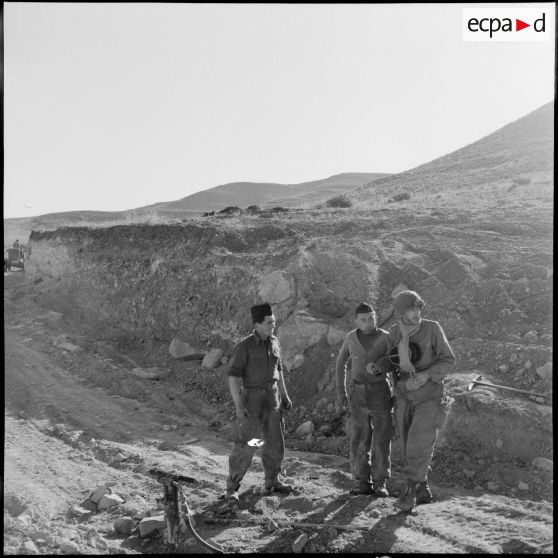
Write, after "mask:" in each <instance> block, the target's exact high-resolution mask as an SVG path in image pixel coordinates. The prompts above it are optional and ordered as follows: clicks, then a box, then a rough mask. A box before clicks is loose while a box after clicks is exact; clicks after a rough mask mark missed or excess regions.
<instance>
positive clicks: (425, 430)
mask: <svg viewBox="0 0 558 558" xmlns="http://www.w3.org/2000/svg"><path fill="white" fill-rule="evenodd" d="M401 337H402V335H401V331H400V328H399V324H395V325H393V326H392V327H391V328H390V330H389V345H388V353H389V352H390V351H391V350H392V349H393V348H394V347H397V346H398V344H399V342H400V340H401ZM409 340H410V342H411V343H416V344H417V345H418V346H419V348H420V355H421V356H420V358H419V359H418V361H417V362H414V363H413V365H414V367H415V370H416V372H422V371H428V373H429V375H430V378H429V379H428V381H427V382H426V383H425V384H424V385H423V386H422V387H420V388H418V389H417V390H416V391H408V390H407V388H406V385H405V383H406V381H407V380H408V379H409V378H410V375H409V374H407V373H404V372H399V373H396V374H395V378H396V384H395V391H394V395H395V421H396V424H397V429H398V431H399V436H400V438H401V451H402V461H403V465H404V469H403V475H404V476H406V477H407V478H408V479H410V480H412V481H415V482H422V483H424V482H426V481H427V477H428V469H429V467H430V463H431V461H432V455H433V453H434V445H435V443H436V437H437V431H438V429H439V428H441V427H442V426H443V425H444V423H445V420H446V418H447V414H448V413H449V407H450V404H451V398H449V396H448V395H447V392H446V388H445V386H444V383H443V378H444V376H446V374H447V373H448V372H449V371H450V369H451V368H452V367H453V366H454V364H455V360H456V359H455V355H454V353H453V351H452V349H451V347H450V345H449V343H448V340H447V338H446V335H445V333H444V330H443V329H442V327H441V326H440V324H439V323H438V322H435V321H432V320H425V319H422V320H421V323H420V327H419V329H418V331H416V332H415V333H413V334H411V336H410V339H409Z"/></svg>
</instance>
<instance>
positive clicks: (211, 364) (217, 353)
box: [202, 349, 223, 370]
mask: <svg viewBox="0 0 558 558" xmlns="http://www.w3.org/2000/svg"><path fill="white" fill-rule="evenodd" d="M222 356H223V351H222V350H221V349H211V350H210V351H209V352H208V353H207V354H206V355H205V357H204V358H203V361H202V367H203V368H209V369H210V370H212V369H213V368H217V366H219V365H220V364H221V357H222Z"/></svg>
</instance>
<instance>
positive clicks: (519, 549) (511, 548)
mask: <svg viewBox="0 0 558 558" xmlns="http://www.w3.org/2000/svg"><path fill="white" fill-rule="evenodd" d="M537 550H539V549H538V547H537V546H535V545H534V544H531V543H528V542H526V541H522V540H521V539H511V540H509V541H506V542H505V543H503V544H502V552H503V553H504V554H535V553H536V551H537Z"/></svg>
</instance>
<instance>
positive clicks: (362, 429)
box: [335, 302, 393, 498]
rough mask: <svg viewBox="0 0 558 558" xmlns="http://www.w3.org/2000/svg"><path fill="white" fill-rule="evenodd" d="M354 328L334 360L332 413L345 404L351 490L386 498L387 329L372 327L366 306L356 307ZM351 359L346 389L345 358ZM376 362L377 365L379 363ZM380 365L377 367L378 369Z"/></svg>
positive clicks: (389, 401) (389, 415)
mask: <svg viewBox="0 0 558 558" xmlns="http://www.w3.org/2000/svg"><path fill="white" fill-rule="evenodd" d="M355 325H356V326H357V327H356V329H354V330H352V331H350V332H349V333H348V334H347V336H346V337H345V341H344V342H343V345H342V346H341V349H340V350H339V355H338V357H337V363H336V370H335V372H336V387H337V411H338V412H339V413H340V412H341V411H342V410H343V409H344V408H345V407H346V405H347V402H348V404H349V412H350V418H349V424H350V429H351V430H350V459H351V474H352V477H353V488H352V489H351V491H350V492H351V494H375V495H376V496H378V497H384V498H385V497H388V496H389V493H388V491H387V488H386V479H388V478H390V476H391V458H390V454H391V439H392V436H393V426H392V393H391V387H390V385H389V381H388V377H387V374H386V369H387V367H386V366H385V365H383V366H381V364H382V361H384V360H386V356H385V355H386V354H387V342H388V333H387V331H384V330H383V329H380V328H378V327H376V325H377V322H376V313H375V312H374V310H373V309H372V307H371V306H370V305H369V304H366V303H365V302H362V303H360V304H359V305H358V306H357V308H356V310H355ZM349 358H350V361H351V373H350V379H349V382H348V391H349V395H347V390H346V386H345V383H346V382H345V380H346V376H347V360H348V359H349ZM378 365H380V367H379V366H378ZM381 369H382V370H381Z"/></svg>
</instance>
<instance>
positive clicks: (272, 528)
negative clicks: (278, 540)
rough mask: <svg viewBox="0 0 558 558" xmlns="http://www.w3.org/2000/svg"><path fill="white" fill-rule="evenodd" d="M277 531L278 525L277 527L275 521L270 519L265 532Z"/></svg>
mask: <svg viewBox="0 0 558 558" xmlns="http://www.w3.org/2000/svg"><path fill="white" fill-rule="evenodd" d="M277 529H279V525H277V523H275V521H273V519H271V518H270V519H269V521H268V523H267V530H268V531H276V530H277Z"/></svg>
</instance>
